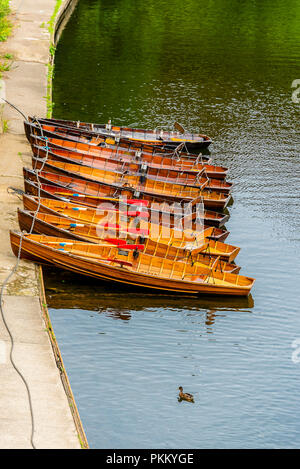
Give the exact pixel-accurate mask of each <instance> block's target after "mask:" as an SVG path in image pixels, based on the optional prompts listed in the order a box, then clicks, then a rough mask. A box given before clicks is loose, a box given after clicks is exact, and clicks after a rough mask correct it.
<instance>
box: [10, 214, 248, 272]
mask: <svg viewBox="0 0 300 469" xmlns="http://www.w3.org/2000/svg"><path fill="white" fill-rule="evenodd" d="M72 215H73V216H74V214H72ZM116 215H117V214H113V213H112V212H110V217H109V218H108V219H107V216H106V215H104V217H103V218H102V221H103V220H104V222H102V223H101V221H100V223H97V224H95V223H94V224H90V223H82V220H81V221H80V222H78V220H74V219H73V218H68V217H66V216H64V217H62V216H59V215H58V214H57V215H50V214H46V213H40V212H39V213H34V212H28V211H24V210H21V209H18V219H19V225H20V229H21V230H22V231H23V230H25V231H27V232H30V233H39V234H43V235H48V236H57V237H58V238H68V239H76V240H78V241H90V242H92V243H95V244H97V243H98V244H99V243H100V244H101V243H103V242H106V241H107V242H109V243H112V242H115V241H118V240H125V241H126V243H127V244H130V243H135V244H144V245H145V248H144V251H143V252H145V254H150V255H152V256H156V257H161V258H167V259H172V260H175V261H181V262H190V263H192V264H195V263H197V264H198V265H202V266H203V267H207V266H208V267H212V265H213V264H214V263H215V260H216V258H217V259H218V262H217V263H216V264H215V269H216V270H220V271H223V272H232V273H238V272H239V271H240V267H239V266H237V265H235V264H232V263H229V261H228V259H229V258H230V256H233V255H236V254H237V253H238V251H239V249H238V248H235V247H233V246H229V245H225V244H223V243H220V242H218V243H217V242H215V241H211V240H209V239H208V238H207V237H206V234H210V233H211V231H212V228H211V229H208V230H205V231H206V232H207V233H205V231H204V232H203V235H202V236H200V234H199V235H198V236H197V237H196V239H195V237H194V240H190V241H187V240H186V239H184V238H183V237H182V238H179V237H176V234H178V233H176V231H175V230H172V231H170V230H167V229H166V230H165V233H164V232H163V230H157V227H150V229H149V230H147V228H146V227H148V226H149V224H148V223H147V222H146V223H145V224H143V226H144V227H145V228H144V229H143V228H141V227H140V226H139V227H135V228H134V226H132V224H131V225H130V226H128V225H127V224H126V223H122V221H120V218H121V217H122V216H121V217H118V216H116ZM98 218H100V217H98Z"/></svg>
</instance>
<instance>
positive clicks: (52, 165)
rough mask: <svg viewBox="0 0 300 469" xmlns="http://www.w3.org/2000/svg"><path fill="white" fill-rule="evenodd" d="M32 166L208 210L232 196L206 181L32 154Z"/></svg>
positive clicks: (222, 206)
mask: <svg viewBox="0 0 300 469" xmlns="http://www.w3.org/2000/svg"><path fill="white" fill-rule="evenodd" d="M32 165H33V167H34V169H37V170H40V169H44V170H45V171H48V172H54V173H58V174H64V175H67V176H71V177H74V178H81V179H84V180H86V181H90V182H94V183H99V184H106V185H114V186H115V187H119V188H120V187H122V188H124V187H125V188H127V187H130V188H132V189H134V191H135V194H136V193H139V192H141V191H142V192H144V193H147V194H149V195H154V196H156V197H160V198H161V199H162V200H166V201H171V202H179V201H186V202H192V201H193V203H198V202H199V203H201V202H202V203H203V204H204V207H205V208H207V209H211V210H219V211H222V210H224V208H226V206H227V205H228V203H229V201H230V199H231V195H230V194H229V195H228V194H224V193H219V192H215V191H210V190H206V189H205V184H203V186H204V189H202V188H201V187H193V186H183V185H179V184H176V183H171V182H163V181H160V180H156V179H153V180H152V179H149V178H148V177H147V175H145V174H139V175H135V174H127V173H126V172H124V173H122V172H117V171H105V170H100V169H96V168H91V167H88V166H80V165H77V164H71V163H64V162H60V161H52V160H43V159H39V158H35V157H33V158H32ZM135 197H136V196H135ZM197 201H198V202H197Z"/></svg>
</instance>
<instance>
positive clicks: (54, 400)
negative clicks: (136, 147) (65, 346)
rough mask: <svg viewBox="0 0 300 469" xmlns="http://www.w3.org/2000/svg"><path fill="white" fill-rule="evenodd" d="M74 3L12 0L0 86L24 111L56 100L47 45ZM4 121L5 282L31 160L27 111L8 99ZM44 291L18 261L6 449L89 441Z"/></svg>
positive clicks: (9, 308) (1, 420)
mask: <svg viewBox="0 0 300 469" xmlns="http://www.w3.org/2000/svg"><path fill="white" fill-rule="evenodd" d="M72 3H73V2H72V1H70V0H65V1H55V0H35V1H33V0H23V2H21V3H20V2H17V1H12V2H11V9H12V14H11V21H12V23H13V32H12V34H11V36H10V38H9V39H8V41H7V42H5V43H1V45H0V53H1V54H4V53H5V54H9V55H10V56H11V57H12V59H11V60H12V64H11V66H10V70H9V71H8V72H6V73H5V74H4V75H3V77H2V81H1V91H0V92H1V96H2V97H3V98H5V99H6V100H8V101H9V102H11V103H12V104H14V105H15V106H16V107H17V108H18V109H20V110H21V111H22V112H23V113H24V114H25V115H26V116H27V115H46V113H47V104H48V107H49V102H50V100H51V88H50V83H49V72H48V70H49V50H50V51H51V50H53V45H52V42H54V40H55V39H54V38H55V32H56V29H57V28H56V24H59V23H60V20H58V19H59V18H61V13H62V12H64V10H65V8H66V7H68V5H72ZM58 7H59V10H58ZM49 22H50V24H49ZM50 57H51V54H50ZM3 122H5V123H6V125H5V127H6V130H7V131H6V132H5V133H2V135H0V154H1V160H0V196H1V199H0V216H1V221H2V223H1V229H0V262H1V264H0V265H1V268H0V283H1V285H2V284H3V282H4V281H5V279H6V278H7V277H8V275H9V273H10V272H11V271H12V270H13V268H14V267H15V265H16V258H15V257H14V255H13V254H12V251H11V248H10V241H9V230H10V229H18V223H17V208H18V207H21V206H22V202H21V200H20V197H18V196H17V195H16V193H12V191H11V190H10V188H11V187H13V188H16V189H23V175H22V168H23V166H29V167H30V166H31V156H30V154H31V151H30V146H29V145H28V143H27V140H26V138H25V135H24V131H23V116H22V115H21V114H19V113H17V112H16V110H15V109H13V108H11V107H10V106H8V105H5V106H4V107H3ZM43 295H44V292H43V285H42V276H41V270H40V269H39V268H37V266H35V265H34V264H32V263H30V262H27V261H23V260H22V261H20V264H19V267H18V270H17V272H16V273H15V275H14V276H13V277H12V278H11V279H10V281H9V282H8V283H7V284H6V287H5V290H4V297H3V303H2V306H3V314H4V320H5V323H6V324H7V325H8V328H9V331H10V332H11V334H12V337H13V340H14V346H13V361H14V363H15V364H16V367H17V369H18V370H19V372H20V373H21V374H22V376H23V377H24V380H25V382H26V384H27V385H28V389H29V394H28V392H27V390H26V387H25V384H24V382H23V381H22V379H21V377H20V375H19V374H18V373H17V371H16V369H14V367H13V365H12V362H11V360H10V350H11V338H10V335H9V333H8V331H7V328H6V327H5V323H4V322H3V319H2V318H0V374H1V384H2V386H1V393H0V448H13V449H16V448H31V447H32V446H34V447H36V448H38V449H40V448H70V449H71V448H74V449H75V448H78V449H79V448H81V447H87V446H88V445H87V441H86V438H85V434H84V431H83V428H82V425H81V422H80V418H79V415H78V411H77V408H76V404H75V401H74V398H73V395H72V391H71V389H70V386H69V382H68V378H67V375H66V372H65V370H64V366H63V363H62V359H61V356H60V353H59V349H58V346H57V343H56V340H55V337H54V334H53V331H52V326H51V323H50V321H49V317H48V315H47V308H46V305H45V300H44V297H43ZM30 399H31V402H32V413H31V409H30V406H29V403H30ZM32 419H33V422H32ZM32 423H33V425H32ZM31 439H32V441H31ZM32 443H33V444H32Z"/></svg>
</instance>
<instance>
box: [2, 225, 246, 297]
mask: <svg viewBox="0 0 300 469" xmlns="http://www.w3.org/2000/svg"><path fill="white" fill-rule="evenodd" d="M10 240H11V247H12V250H13V252H14V254H15V255H18V253H19V252H20V253H21V257H22V258H26V259H30V260H32V261H36V262H40V263H48V264H52V265H54V266H56V267H59V268H63V269H67V270H70V271H72V272H76V273H80V274H82V275H87V276H91V277H94V278H97V279H101V280H108V281H113V282H120V283H124V284H128V285H134V286H139V287H144V288H149V289H154V290H161V291H168V292H173V293H190V294H213V295H234V296H235V295H238V296H247V295H249V293H250V291H251V289H252V287H253V284H254V281H255V279H253V278H250V277H245V276H242V275H237V274H232V273H226V272H220V271H216V270H215V266H212V267H211V268H209V267H207V268H203V267H202V266H201V267H200V266H197V265H193V266H192V265H191V264H189V263H187V262H178V261H173V260H170V259H162V258H157V257H155V256H151V255H148V254H144V253H143V252H142V251H141V252H137V251H136V250H135V251H132V250H127V249H126V248H125V249H123V247H122V246H120V247H111V246H102V245H96V244H92V243H90V242H88V243H81V242H79V241H72V242H71V244H69V243H70V240H68V239H67V240H66V239H64V238H62V239H60V238H57V237H48V236H43V235H28V234H27V235H26V234H22V233H18V232H15V231H11V232H10ZM21 240H22V241H21ZM20 243H21V244H20ZM122 263H123V264H122Z"/></svg>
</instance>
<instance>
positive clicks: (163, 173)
mask: <svg viewBox="0 0 300 469" xmlns="http://www.w3.org/2000/svg"><path fill="white" fill-rule="evenodd" d="M32 150H33V154H34V155H35V157H36V158H38V159H45V158H46V159H47V161H61V162H64V163H70V164H77V165H80V166H85V167H91V168H95V169H99V170H103V171H112V172H114V173H119V174H120V175H122V174H124V173H126V174H128V175H137V174H138V175H140V176H143V175H145V176H146V177H147V179H151V180H154V181H161V182H166V183H171V184H178V185H180V186H192V187H199V188H201V189H204V188H205V187H206V186H209V184H210V180H209V178H208V177H207V176H206V175H205V169H204V168H203V169H202V171H199V172H198V173H194V174H190V173H187V172H179V171H177V170H173V169H168V168H167V169H165V168H153V167H151V165H149V166H148V164H146V163H141V162H134V161H120V160H116V159H113V158H109V159H108V158H107V159H99V158H94V157H92V158H88V157H84V156H83V155H81V154H80V153H77V152H72V151H66V150H58V149H55V148H51V149H49V147H45V146H43V147H40V146H36V145H32ZM216 184H217V186H218V187H219V186H220V187H222V186H223V185H224V183H223V181H220V180H218V179H217V180H216ZM210 189H211V187H210Z"/></svg>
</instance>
